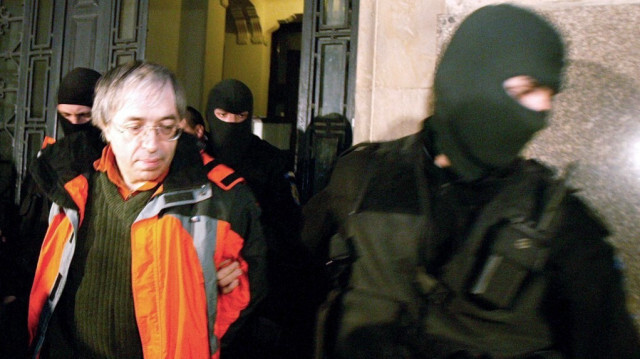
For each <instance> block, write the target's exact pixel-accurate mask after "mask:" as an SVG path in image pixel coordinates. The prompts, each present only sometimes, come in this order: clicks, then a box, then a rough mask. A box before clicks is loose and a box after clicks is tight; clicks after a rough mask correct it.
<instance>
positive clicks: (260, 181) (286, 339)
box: [206, 79, 313, 359]
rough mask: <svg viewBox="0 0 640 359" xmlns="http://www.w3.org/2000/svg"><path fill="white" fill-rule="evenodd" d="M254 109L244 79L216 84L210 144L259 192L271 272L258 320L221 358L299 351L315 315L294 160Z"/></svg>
mask: <svg viewBox="0 0 640 359" xmlns="http://www.w3.org/2000/svg"><path fill="white" fill-rule="evenodd" d="M252 115H253V95H252V93H251V90H250V89H249V88H248V87H247V86H246V85H245V84H244V83H242V82H240V81H238V80H235V79H227V80H223V81H221V82H220V83H218V84H217V85H215V86H214V87H213V88H212V89H211V91H210V93H209V98H208V103H207V110H206V117H207V121H208V123H209V130H210V133H209V146H208V150H207V152H209V153H210V154H211V155H212V156H213V157H214V158H215V161H216V162H221V163H223V164H225V165H227V166H229V167H231V168H233V169H234V170H235V171H236V172H237V173H238V174H239V175H240V176H242V177H243V178H244V179H245V180H246V181H247V183H248V184H249V186H250V187H251V189H252V191H253V192H254V194H255V196H256V198H257V200H258V204H259V206H260V208H261V210H262V217H261V222H262V224H263V229H264V231H265V237H266V239H267V277H268V279H269V281H268V285H269V294H268V296H267V298H266V299H265V300H264V301H263V303H262V306H261V308H258V310H257V313H256V314H255V315H254V318H253V319H254V320H253V321H250V322H248V323H247V324H246V326H245V329H244V331H242V332H241V333H238V335H237V336H236V338H235V339H234V341H233V342H232V343H229V342H228V341H225V338H223V339H222V345H223V346H222V351H221V354H222V358H225V357H226V358H283V359H286V358H301V357H304V354H302V352H304V351H307V352H308V351H309V350H310V345H311V336H312V334H311V331H312V323H311V322H312V319H313V315H312V311H310V310H309V309H308V302H309V301H308V300H307V298H306V295H308V293H309V292H308V291H306V290H305V289H304V287H305V286H308V285H309V283H308V282H309V281H308V280H307V278H308V275H307V273H306V271H307V270H308V268H307V266H308V263H309V261H308V260H307V259H306V257H305V254H307V252H306V249H305V248H304V247H303V246H302V245H301V243H300V241H299V228H300V224H299V223H300V205H299V201H298V195H297V188H296V184H295V177H294V175H293V160H292V158H291V156H290V155H289V153H288V152H286V151H283V150H280V149H278V148H276V147H275V146H273V145H271V144H269V143H268V142H267V141H264V140H262V139H260V138H259V137H258V136H256V135H254V134H253V133H252V129H251V123H252V120H251V118H252ZM307 255H308V254H307ZM305 315H306V317H305V318H303V316H305Z"/></svg>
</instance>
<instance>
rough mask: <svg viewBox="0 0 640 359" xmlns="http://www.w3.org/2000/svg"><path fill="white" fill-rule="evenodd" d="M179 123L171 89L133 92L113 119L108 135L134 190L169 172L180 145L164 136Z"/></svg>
mask: <svg viewBox="0 0 640 359" xmlns="http://www.w3.org/2000/svg"><path fill="white" fill-rule="evenodd" d="M145 92H146V93H145ZM179 121H180V116H179V115H178V110H177V108H176V99H175V95H174V92H173V89H172V88H171V86H164V87H163V89H162V90H161V91H159V92H153V91H142V92H140V91H132V92H131V93H130V95H129V98H128V100H127V101H126V103H125V104H124V106H123V107H122V108H120V110H118V111H117V112H116V113H115V114H114V115H113V117H112V119H111V122H110V123H109V125H107V127H106V128H105V130H104V132H105V135H106V138H107V140H108V141H109V143H110V144H111V147H112V150H113V153H114V155H115V158H116V162H117V164H118V168H119V169H120V173H121V175H122V178H123V180H124V181H125V183H126V184H127V186H129V188H130V189H136V188H138V187H140V186H141V185H143V184H144V183H145V182H147V181H153V180H156V179H158V178H159V177H160V176H161V175H162V174H164V173H165V172H166V171H167V170H168V169H169V166H170V165H171V161H172V160H173V155H174V153H175V150H176V144H177V141H176V138H173V139H171V138H167V136H163V132H164V133H167V131H168V129H172V128H174V127H176V126H178V124H179ZM137 132H139V133H138V134H137V135H135V133H137Z"/></svg>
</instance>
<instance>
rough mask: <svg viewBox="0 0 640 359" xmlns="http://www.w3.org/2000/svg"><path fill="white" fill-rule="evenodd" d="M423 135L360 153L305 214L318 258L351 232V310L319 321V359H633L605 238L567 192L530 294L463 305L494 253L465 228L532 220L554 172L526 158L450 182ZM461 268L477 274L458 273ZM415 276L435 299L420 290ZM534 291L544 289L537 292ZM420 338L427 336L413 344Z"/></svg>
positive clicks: (635, 348)
mask: <svg viewBox="0 0 640 359" xmlns="http://www.w3.org/2000/svg"><path fill="white" fill-rule="evenodd" d="M424 138H425V136H424V135H423V134H416V135H413V136H409V137H407V138H403V139H400V140H396V141H393V142H388V143H382V144H368V145H360V146H357V147H356V148H355V149H353V150H352V151H351V152H349V153H348V154H347V155H345V156H344V157H343V158H341V160H340V161H338V164H337V167H336V169H335V171H334V174H333V176H332V179H331V182H330V183H329V186H328V187H327V188H326V189H325V190H324V191H322V192H321V193H320V194H318V195H316V196H315V197H313V198H312V199H311V200H310V201H309V202H308V203H307V205H305V208H304V217H305V225H304V227H303V232H302V238H303V241H304V242H305V244H308V245H309V247H310V248H313V249H314V251H315V253H316V254H317V255H318V257H320V258H323V259H324V261H329V259H330V255H329V253H328V252H329V248H327V245H328V244H329V242H330V239H331V238H332V237H333V236H334V235H336V234H345V233H348V234H349V235H350V236H351V238H350V240H351V241H352V244H353V246H354V247H355V249H354V251H355V254H354V259H355V262H354V263H353V266H352V269H351V277H350V278H349V282H348V283H347V287H348V288H349V289H348V291H347V292H346V293H345V294H344V297H342V298H341V300H340V302H339V304H338V306H340V305H344V306H345V307H344V308H348V309H345V311H344V313H343V314H342V315H341V316H340V319H338V322H337V323H329V324H328V326H330V325H332V324H333V325H336V326H337V328H338V329H337V333H334V334H335V335H337V337H338V339H337V342H334V343H329V347H331V346H332V345H336V346H337V352H335V353H330V354H328V353H327V352H326V350H327V349H326V347H325V348H324V350H325V352H324V353H323V354H324V355H328V356H325V357H329V358H387V357H388V358H448V357H449V356H451V357H455V356H454V355H455V354H454V353H456V352H461V351H467V353H468V355H472V354H473V355H487V356H485V357H483V358H492V357H495V358H498V357H509V358H511V357H514V358H515V357H518V358H521V357H522V358H528V357H531V358H533V357H535V356H534V353H536V352H537V353H538V354H536V355H541V357H542V358H545V356H542V355H551V353H552V352H553V353H556V354H558V353H562V355H563V357H566V358H603V359H604V358H639V357H640V344H639V343H638V334H637V331H636V329H635V328H634V324H633V321H632V319H631V317H630V316H629V314H628V313H627V311H626V306H625V293H624V290H623V287H624V285H623V280H622V274H621V272H620V269H619V265H618V262H617V261H616V260H615V256H614V254H615V253H614V249H613V248H612V247H611V245H610V244H608V243H607V242H606V241H605V240H604V237H605V236H606V235H607V234H608V232H607V230H606V229H605V228H604V226H603V225H602V224H601V222H600V221H598V220H597V219H596V218H595V217H594V216H593V214H592V212H591V211H590V210H589V209H588V208H586V207H585V206H584V204H583V203H582V202H581V201H580V200H578V199H577V198H576V197H574V196H569V197H567V198H566V199H565V200H564V201H563V210H562V215H561V218H562V221H561V224H560V225H559V228H558V229H557V230H556V231H555V232H554V233H555V236H554V237H553V239H552V241H551V245H550V247H549V248H550V250H549V255H548V261H547V262H546V266H545V267H544V270H543V272H540V273H537V274H536V275H535V278H537V279H536V280H535V281H534V280H531V282H529V284H528V285H529V286H527V285H525V286H523V288H524V290H522V291H521V292H524V293H525V294H522V293H520V294H519V295H520V296H519V297H517V299H516V300H514V303H518V300H520V304H514V303H509V304H507V306H508V308H498V307H496V305H497V304H496V305H492V304H489V303H486V302H483V301H480V300H475V299H469V298H468V297H469V296H470V291H471V287H472V285H471V284H472V279H474V278H477V275H478V274H479V273H480V272H481V269H482V268H481V267H482V265H484V264H486V259H487V257H489V255H488V254H486V253H485V254H482V253H479V252H473V247H474V243H470V242H469V241H470V239H469V236H470V232H471V230H472V228H479V227H484V228H487V227H492V226H494V225H496V226H497V225H498V223H499V220H498V219H504V218H509V217H510V216H511V215H512V213H514V211H515V212H518V211H520V210H525V211H529V210H530V209H531V208H532V207H531V206H533V205H534V203H535V202H537V201H534V200H533V199H535V198H537V197H538V196H539V195H540V194H542V193H544V192H545V190H546V189H548V188H551V185H552V184H553V181H551V179H550V178H551V176H550V171H549V170H547V169H545V168H544V167H542V166H541V165H540V164H537V163H534V162H530V161H524V160H518V161H516V162H515V163H513V164H512V165H511V166H509V168H505V169H503V170H502V171H500V172H497V173H495V174H491V175H488V176H485V177H484V178H483V179H481V180H479V181H474V182H463V181H459V180H456V178H457V177H456V175H455V174H453V173H451V172H450V171H447V170H443V169H441V168H438V167H436V166H434V165H433V164H432V158H431V157H430V155H429V152H428V148H432V146H431V145H430V144H425V141H424ZM367 172H369V175H363V174H365V173H367ZM530 184H533V185H530ZM516 186H520V187H516ZM514 188H517V189H514ZM421 192H423V193H421ZM542 203H544V202H543V201H542V200H541V201H540V204H542ZM489 204H491V206H489ZM516 204H517V205H516ZM538 206H539V205H538V204H536V205H535V207H536V208H535V209H532V210H531V212H536V210H538V209H539V207H538ZM496 208H498V209H499V210H498V211H496V210H495V209H496ZM523 208H524V209H523ZM492 211H493V212H492ZM491 212H492V213H491ZM482 213H485V214H482ZM486 213H491V215H490V216H487V214H486ZM481 214H482V217H480V216H481ZM479 218H481V219H480V220H478V219H479ZM470 251H472V253H473V255H469V254H468V253H469V252H470ZM337 254H338V255H337V256H336V257H340V256H341V253H337ZM464 263H473V264H477V265H478V268H475V267H471V269H469V268H465V269H463V268H462V267H464ZM420 268H422V269H424V270H425V271H426V273H427V274H428V275H430V276H432V277H433V278H435V279H436V280H437V281H439V283H440V285H439V287H438V288H439V289H437V290H434V291H433V293H430V294H426V295H425V294H424V293H421V292H420V291H419V290H417V288H416V287H415V283H416V276H417V273H418V272H419V271H420V270H421V269H420ZM461 272H465V273H461ZM531 278H532V277H531ZM466 280H469V283H466V282H465V281H466ZM461 281H462V282H463V283H460V282H461ZM532 283H535V284H533V285H532ZM540 283H542V285H544V290H539V291H538V292H537V293H534V292H535V289H531V288H532V287H539V286H541V284H540ZM443 288H447V289H443ZM536 298H537V299H536ZM533 300H537V303H535V304H534V305H532V303H533ZM420 311H424V313H423V314H422V315H424V316H422V315H421V314H416V313H417V312H420ZM403 313H404V314H403ZM425 313H426V314H425ZM362 323H368V324H366V325H361V324H362ZM416 333H422V334H421V335H420V336H419V337H418V338H415V337H412V336H415V335H416ZM330 335H331V334H330ZM514 348H515V349H514ZM545 351H548V352H547V353H546V354H545V353H544V352H545ZM385 355H386V356H385ZM459 355H463V354H461V353H460V354H459ZM465 355H467V354H465ZM489 355H494V356H489ZM498 355H503V356H498ZM528 355H529V356H528ZM460 357H461V358H464V356H460Z"/></svg>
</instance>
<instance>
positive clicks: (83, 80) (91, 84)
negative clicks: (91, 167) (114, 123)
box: [58, 67, 102, 142]
mask: <svg viewBox="0 0 640 359" xmlns="http://www.w3.org/2000/svg"><path fill="white" fill-rule="evenodd" d="M99 78H100V73H98V72H97V71H94V70H91V69H87V68H83V67H76V68H75V69H73V70H71V71H70V72H69V73H68V74H67V75H66V76H65V77H64V78H63V79H62V82H60V88H59V89H58V104H66V105H81V106H88V107H92V106H93V96H94V89H95V87H96V83H97V82H98V79H99ZM58 123H59V124H60V126H61V127H62V130H63V131H64V134H65V136H68V135H70V134H72V133H76V132H87V135H88V137H90V138H91V139H92V140H93V139H94V138H95V139H96V141H100V142H101V141H102V140H101V139H100V129H99V128H97V127H95V126H93V125H92V124H91V121H89V122H87V123H83V124H80V125H74V124H72V123H71V122H69V121H67V120H66V119H65V118H64V117H62V115H60V114H59V113H58Z"/></svg>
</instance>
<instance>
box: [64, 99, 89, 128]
mask: <svg viewBox="0 0 640 359" xmlns="http://www.w3.org/2000/svg"><path fill="white" fill-rule="evenodd" d="M58 113H59V114H60V115H61V116H62V117H64V118H65V119H66V120H67V121H69V122H70V123H71V124H72V125H82V124H84V123H87V122H89V121H91V107H88V106H83V105H70V104H66V103H61V104H59V105H58Z"/></svg>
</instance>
